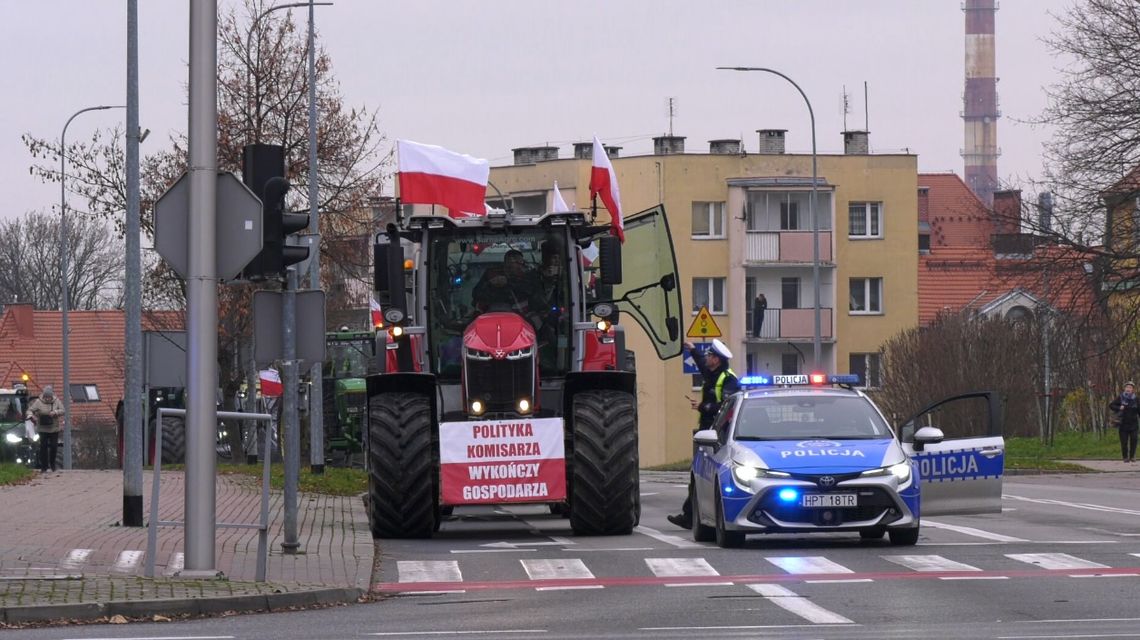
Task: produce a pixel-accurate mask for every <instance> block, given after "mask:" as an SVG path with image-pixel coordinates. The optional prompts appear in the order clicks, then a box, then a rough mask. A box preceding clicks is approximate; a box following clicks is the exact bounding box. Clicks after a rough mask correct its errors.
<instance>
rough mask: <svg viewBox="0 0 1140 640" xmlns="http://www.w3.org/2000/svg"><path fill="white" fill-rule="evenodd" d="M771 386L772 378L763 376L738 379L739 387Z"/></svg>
mask: <svg viewBox="0 0 1140 640" xmlns="http://www.w3.org/2000/svg"><path fill="white" fill-rule="evenodd" d="M771 384H772V378H770V377H769V376H765V375H754V376H744V377H743V378H741V379H740V385H741V386H744V387H763V386H768V385H771Z"/></svg>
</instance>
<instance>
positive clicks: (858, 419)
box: [735, 394, 891, 440]
mask: <svg viewBox="0 0 1140 640" xmlns="http://www.w3.org/2000/svg"><path fill="white" fill-rule="evenodd" d="M889 437H891V430H890V427H888V426H887V423H886V422H885V421H884V420H883V418H882V416H880V415H879V413H878V412H877V411H875V408H874V407H873V406H871V403H870V401H868V400H867V399H866V398H862V397H859V396H838V395H827V394H812V395H806V394H805V395H796V396H791V395H787V396H766V397H760V398H748V399H746V400H745V401H744V403H743V406H742V407H741V409H740V417H739V419H737V421H736V429H735V438H736V439H737V440H805V439H811V438H832V439H837V440H848V439H853V440H872V439H880V438H889Z"/></svg>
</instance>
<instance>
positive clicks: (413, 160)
mask: <svg viewBox="0 0 1140 640" xmlns="http://www.w3.org/2000/svg"><path fill="white" fill-rule="evenodd" d="M396 150H397V153H398V154H399V175H400V178H399V181H400V201H401V202H403V203H405V204H438V205H441V206H444V207H447V210H448V215H450V216H451V217H453V218H457V217H463V216H464V215H483V213H484V212H485V211H486V205H485V204H484V198H485V196H486V194H487V178H488V177H489V176H490V173H491V165H490V163H489V162H487V161H486V160H483V159H481V158H474V157H472V156H469V155H465V154H462V153H456V152H454V151H449V150H447V149H444V148H443V147H437V146H435V145H432V144H420V143H418V142H412V141H410V140H397V141H396Z"/></svg>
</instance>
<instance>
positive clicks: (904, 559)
mask: <svg viewBox="0 0 1140 640" xmlns="http://www.w3.org/2000/svg"><path fill="white" fill-rule="evenodd" d="M882 557H883V558H884V559H886V560H887V561H889V562H893V563H895V564H901V565H902V566H904V567H906V568H908V569H912V570H914V571H981V569H979V568H977V567H972V566H970V565H968V564H963V563H961V562H955V561H953V560H948V559H946V558H943V557H942V556H934V555H930V556H907V555H898V556H882Z"/></svg>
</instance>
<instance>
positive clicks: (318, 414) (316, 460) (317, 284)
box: [309, 0, 325, 475]
mask: <svg viewBox="0 0 1140 640" xmlns="http://www.w3.org/2000/svg"><path fill="white" fill-rule="evenodd" d="M315 10H316V7H315V6H314V5H313V0H309V288H310V289H320V288H321V236H320V233H321V225H320V223H319V222H318V220H317V213H318V212H317V50H316V46H315V43H314V35H313V14H314V13H315ZM321 364H322V363H320V362H314V363H313V366H312V368H311V369H310V370H309V382H310V383H311V386H310V387H309V469H310V470H311V471H312V472H313V474H314V475H319V474H322V473H324V472H325V431H324V410H325V407H324V393H323V384H324V381H323V380H322V379H321Z"/></svg>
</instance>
